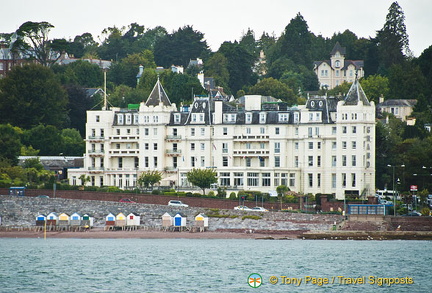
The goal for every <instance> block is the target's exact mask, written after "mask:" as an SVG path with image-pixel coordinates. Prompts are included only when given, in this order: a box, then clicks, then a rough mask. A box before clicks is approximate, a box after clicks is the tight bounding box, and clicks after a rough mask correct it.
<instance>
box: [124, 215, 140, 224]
mask: <svg viewBox="0 0 432 293" xmlns="http://www.w3.org/2000/svg"><path fill="white" fill-rule="evenodd" d="M140 224H141V217H140V215H139V214H137V213H130V214H129V215H128V216H127V217H126V226H139V225H140Z"/></svg>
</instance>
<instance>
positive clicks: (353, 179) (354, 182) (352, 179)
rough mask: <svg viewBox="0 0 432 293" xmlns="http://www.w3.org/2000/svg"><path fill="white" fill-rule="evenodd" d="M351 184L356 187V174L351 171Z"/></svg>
mask: <svg viewBox="0 0 432 293" xmlns="http://www.w3.org/2000/svg"><path fill="white" fill-rule="evenodd" d="M351 186H352V187H356V174H355V173H351Z"/></svg>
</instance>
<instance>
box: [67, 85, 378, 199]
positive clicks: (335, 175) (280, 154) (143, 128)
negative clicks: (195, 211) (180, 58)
mask: <svg viewBox="0 0 432 293" xmlns="http://www.w3.org/2000/svg"><path fill="white" fill-rule="evenodd" d="M85 141H86V154H85V157H84V168H80V169H69V170H68V179H69V183H70V184H72V185H80V184H81V181H80V179H79V177H80V176H81V175H82V174H84V175H86V176H89V177H90V181H89V182H87V183H86V184H87V185H93V186H117V187H119V188H121V189H131V188H134V187H135V186H136V182H137V178H139V176H140V174H141V173H142V172H145V171H149V170H157V171H161V172H163V179H162V181H161V182H160V185H161V186H173V187H174V186H176V187H177V186H179V187H180V188H181V189H187V188H188V187H190V184H189V182H188V181H187V178H186V174H187V172H189V171H190V170H192V169H193V168H198V169H204V168H213V169H214V170H215V171H216V172H217V177H218V186H220V187H223V188H226V190H227V194H228V195H229V194H230V193H231V192H238V191H240V190H245V191H261V192H266V193H271V192H273V191H275V190H276V187H277V186H279V185H286V186H288V187H289V188H290V190H292V191H296V192H298V193H303V194H309V193H311V194H317V193H321V194H334V195H335V196H336V198H338V199H343V198H344V197H345V196H346V195H348V194H350V195H357V196H368V195H373V194H374V192H375V105H374V103H373V102H369V101H368V99H367V97H366V96H365V94H364V92H363V90H362V88H361V86H360V84H359V82H358V80H355V81H354V83H353V85H352V87H351V89H350V91H349V92H348V94H347V95H346V97H344V99H338V98H336V97H311V98H308V100H307V103H306V105H301V106H295V107H288V106H287V104H286V103H283V102H280V101H276V100H275V99H273V98H271V97H262V96H245V97H242V98H241V99H240V101H239V102H238V103H232V102H231V103H229V102H227V101H225V100H224V99H222V98H216V99H213V98H207V97H205V98H203V97H199V98H195V99H194V101H193V103H192V104H191V105H190V106H181V107H179V108H177V106H176V105H175V104H172V103H171V102H170V100H169V98H168V96H167V94H166V93H165V91H164V89H163V87H162V85H161V84H160V82H159V81H157V83H156V85H155V87H154V89H153V91H152V93H151V94H150V95H149V97H148V99H147V101H146V102H142V103H140V104H139V105H130V107H128V109H120V108H110V109H104V110H92V111H88V112H87V124H86V139H85Z"/></svg>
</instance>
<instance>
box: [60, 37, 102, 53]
mask: <svg viewBox="0 0 432 293" xmlns="http://www.w3.org/2000/svg"><path fill="white" fill-rule="evenodd" d="M97 49H98V43H96V42H95V40H94V39H93V36H92V34H91V33H84V34H82V35H80V36H76V37H75V38H74V40H73V42H71V43H69V48H68V50H67V52H68V53H69V54H72V55H73V56H74V57H76V58H82V57H92V58H97Z"/></svg>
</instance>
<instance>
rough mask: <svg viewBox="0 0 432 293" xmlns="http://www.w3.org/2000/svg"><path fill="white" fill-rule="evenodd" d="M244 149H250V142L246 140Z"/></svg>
mask: <svg viewBox="0 0 432 293" xmlns="http://www.w3.org/2000/svg"><path fill="white" fill-rule="evenodd" d="M246 149H247V150H250V149H251V143H250V142H247V143H246Z"/></svg>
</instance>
